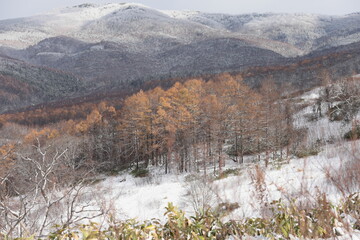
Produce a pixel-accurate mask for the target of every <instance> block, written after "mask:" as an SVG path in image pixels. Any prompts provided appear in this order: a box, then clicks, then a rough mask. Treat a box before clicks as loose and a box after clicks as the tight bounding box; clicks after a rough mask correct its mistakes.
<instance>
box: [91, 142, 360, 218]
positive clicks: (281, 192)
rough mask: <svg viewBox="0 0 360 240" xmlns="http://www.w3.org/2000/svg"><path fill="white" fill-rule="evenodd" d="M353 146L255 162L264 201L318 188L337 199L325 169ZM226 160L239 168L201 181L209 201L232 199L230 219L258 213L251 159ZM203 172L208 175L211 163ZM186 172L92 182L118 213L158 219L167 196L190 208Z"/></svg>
mask: <svg viewBox="0 0 360 240" xmlns="http://www.w3.org/2000/svg"><path fill="white" fill-rule="evenodd" d="M359 149H360V141H357V142H348V143H343V144H337V145H328V146H326V147H324V148H323V151H322V152H320V153H319V154H318V155H316V156H311V157H307V158H302V159H298V158H293V159H291V160H290V162H289V163H284V164H282V165H281V166H277V165H270V166H269V167H268V168H267V169H265V167H264V166H262V165H261V164H260V168H261V169H262V170H263V171H264V174H265V183H266V184H265V187H266V189H265V192H264V194H265V196H266V201H268V202H271V201H273V200H278V199H279V198H283V199H284V200H291V199H300V198H304V200H306V198H314V197H315V196H316V194H318V193H326V194H327V195H328V197H329V199H330V200H331V201H333V202H334V203H339V201H340V200H341V198H342V197H343V196H342V195H341V194H340V192H339V191H338V190H337V189H336V188H335V187H334V186H333V185H332V184H331V183H329V180H328V178H327V177H326V170H330V171H337V170H338V169H339V167H341V166H344V165H345V164H346V162H347V161H349V159H353V158H354V154H355V155H356V154H358V150H359ZM226 163H227V165H226V168H232V169H239V174H236V175H230V176H229V177H226V178H224V179H219V180H212V181H208V182H206V185H207V186H204V190H205V191H210V192H211V193H210V195H212V197H211V199H209V204H211V205H212V206H213V207H216V206H217V205H218V204H220V203H226V202H227V203H238V204H239V206H240V207H239V208H238V209H236V210H235V211H234V212H232V214H231V215H230V218H232V219H241V218H243V217H258V216H260V215H261V208H260V205H259V204H260V203H259V202H258V199H257V198H258V197H257V194H258V192H257V190H256V188H255V187H256V186H255V184H254V182H253V176H254V171H255V164H252V163H248V164H244V165H239V164H237V163H234V162H233V161H232V160H227V161H226ZM208 174H209V175H210V176H211V175H212V172H211V169H209V172H208ZM199 175H200V176H201V175H202V173H199ZM191 176H192V175H191V174H186V173H184V174H166V175H165V174H164V173H163V172H162V171H158V172H157V173H152V174H151V176H150V177H145V178H134V177H133V176H131V175H130V174H127V173H124V174H122V175H119V176H115V177H108V178H106V179H105V180H104V181H102V182H100V183H98V184H96V185H95V186H94V188H95V189H96V191H97V192H98V193H99V194H100V195H101V196H102V198H103V199H106V200H108V201H109V202H111V204H112V207H113V210H115V212H116V213H117V217H118V218H120V219H128V218H136V219H139V220H146V219H151V218H159V219H163V218H164V216H163V214H164V212H165V207H166V206H167V204H168V202H172V203H174V204H175V205H176V206H178V207H179V208H180V209H183V210H185V211H186V212H187V213H189V214H192V213H193V212H194V206H193V204H192V197H193V196H191V194H189V190H190V188H191V187H194V185H193V184H194V183H195V184H200V185H201V180H199V179H196V178H195V180H194V178H191ZM355 190H356V189H354V191H355ZM201 194H203V193H201ZM204 194H205V193H204ZM206 194H209V192H207V193H206ZM198 197H201V196H198ZM309 200H313V199H309Z"/></svg>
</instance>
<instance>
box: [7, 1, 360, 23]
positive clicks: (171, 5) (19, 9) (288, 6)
mask: <svg viewBox="0 0 360 240" xmlns="http://www.w3.org/2000/svg"><path fill="white" fill-rule="evenodd" d="M112 2H114V3H119V2H124V0H113V1H112ZM136 2H137V3H142V4H145V5H147V6H149V7H152V8H157V9H161V10H193V11H202V12H212V13H214V12H216V13H229V14H241V13H253V12H258V13H264V12H281V13H284V12H286V13H320V14H331V15H342V14H348V13H352V12H357V11H360V1H358V0H317V1H312V0H303V1H288V0H222V1H218V0H137V1H136ZM83 3H97V4H105V3H109V0H87V1H86V0H51V1H49V0H31V1H27V0H11V1H2V2H1V3H0V19H8V18H18V17H25V16H32V15H35V14H39V13H43V12H47V11H49V10H51V9H55V8H63V7H66V6H73V5H78V4H83Z"/></svg>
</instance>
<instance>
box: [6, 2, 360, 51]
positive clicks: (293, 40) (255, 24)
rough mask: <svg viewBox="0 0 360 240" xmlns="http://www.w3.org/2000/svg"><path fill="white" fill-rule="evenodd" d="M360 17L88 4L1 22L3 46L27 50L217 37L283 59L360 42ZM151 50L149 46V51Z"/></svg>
mask: <svg viewBox="0 0 360 240" xmlns="http://www.w3.org/2000/svg"><path fill="white" fill-rule="evenodd" d="M359 23H360V16H359V15H358V14H353V15H346V16H322V15H311V14H270V13H269V14H243V15H228V14H220V13H219V14H210V13H201V12H191V11H159V10H156V9H151V8H149V7H146V6H144V5H141V4H133V3H119V4H106V5H93V4H83V5H79V6H74V7H68V8H65V9H59V10H55V11H52V12H49V13H45V14H42V15H37V16H33V17H29V18H21V19H11V20H5V21H0V46H6V47H15V48H25V47H28V46H30V45H34V44H36V43H38V42H39V41H41V40H44V39H46V38H49V37H55V36H61V35H64V36H68V37H72V38H75V39H78V40H82V41H85V42H99V41H103V40H108V41H116V42H119V43H126V44H127V46H128V47H132V48H134V49H136V48H141V47H144V45H141V44H139V43H142V42H144V41H145V42H146V41H149V42H150V43H151V44H152V45H153V46H155V47H160V48H161V44H162V43H163V41H162V40H166V41H170V42H175V43H183V44H184V43H190V42H193V41H198V40H204V39H208V38H216V37H233V38H240V39H246V40H248V41H249V43H252V44H254V45H256V46H260V47H263V48H267V49H270V50H273V51H275V52H278V53H281V54H283V55H284V56H296V55H302V54H304V53H308V52H309V51H311V50H315V49H318V48H327V47H332V46H338V45H342V44H349V43H351V42H355V41H358V40H359V32H360V30H359V28H358V27H357V26H359ZM147 46H148V45H145V47H147Z"/></svg>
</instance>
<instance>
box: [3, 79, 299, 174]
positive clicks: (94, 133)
mask: <svg viewBox="0 0 360 240" xmlns="http://www.w3.org/2000/svg"><path fill="white" fill-rule="evenodd" d="M280 92H283V89H281V88H280V87H278V86H277V85H275V84H274V83H272V82H271V81H265V82H264V83H263V84H262V86H261V87H260V88H259V89H256V90H254V89H251V88H249V87H248V86H247V85H246V84H245V83H244V82H243V80H242V78H241V77H240V76H231V75H228V74H222V75H217V76H216V77H213V78H212V79H210V80H208V81H204V80H201V79H192V80H188V81H185V82H184V83H175V84H174V85H173V86H172V87H170V88H168V89H167V90H163V89H162V88H160V87H157V88H155V89H152V90H149V91H146V92H144V91H140V92H138V93H136V94H134V95H132V96H130V97H128V98H126V99H125V100H124V101H123V102H121V104H122V106H121V109H120V110H118V109H119V106H115V107H114V106H112V105H111V104H109V103H105V102H103V103H100V104H98V105H96V104H90V103H89V104H87V105H86V104H83V105H75V106H73V107H69V108H65V109H61V108H58V109H53V110H49V113H47V114H42V113H43V111H42V110H41V109H39V110H35V111H32V112H31V114H29V113H20V114H15V115H4V116H5V117H4V119H3V121H2V122H3V123H2V124H5V123H6V122H7V121H13V122H14V121H15V122H18V123H22V122H24V123H26V121H34V120H36V122H37V123H41V124H40V125H44V124H46V123H49V122H50V123H51V122H56V117H57V116H58V117H59V118H61V119H65V120H66V121H62V122H60V123H56V124H55V125H47V128H54V129H56V131H52V130H51V129H50V130H49V129H45V130H44V129H42V128H40V129H37V130H33V131H30V132H29V133H28V134H27V135H26V136H24V137H23V140H22V141H23V143H32V144H38V142H34V141H39V140H40V141H39V143H43V142H46V141H47V140H48V139H53V138H59V137H61V136H62V135H65V134H67V135H71V136H73V137H77V139H78V140H77V142H81V144H78V147H77V153H76V154H75V153H74V159H73V161H74V162H75V163H76V165H78V166H79V167H80V166H85V165H84V164H83V163H85V162H91V165H96V166H98V168H99V169H100V170H103V171H109V170H114V169H121V168H128V167H133V166H135V167H136V169H139V168H147V167H148V166H149V165H153V166H164V168H165V172H166V173H168V172H169V171H179V172H184V171H187V172H190V171H199V170H200V169H201V168H203V169H204V170H206V168H207V166H208V165H209V164H212V166H213V168H214V171H215V170H217V169H220V170H221V168H222V167H223V166H224V160H225V157H228V156H230V157H231V158H232V159H233V160H234V161H236V162H239V163H242V162H244V156H246V155H257V160H265V163H266V164H268V163H269V161H270V160H271V158H272V159H284V158H285V157H287V155H288V154H289V153H290V151H291V150H292V149H291V147H296V145H297V144H298V143H299V141H300V136H299V137H298V138H297V136H298V135H299V134H298V131H295V130H294V129H293V126H292V115H293V109H292V108H293V107H292V103H291V102H290V100H287V99H285V98H283V97H281V95H280ZM14 116H15V117H16V119H15V120H14ZM6 117H7V118H6ZM68 119H70V120H68ZM79 139H80V140H79ZM32 141H33V142H32Z"/></svg>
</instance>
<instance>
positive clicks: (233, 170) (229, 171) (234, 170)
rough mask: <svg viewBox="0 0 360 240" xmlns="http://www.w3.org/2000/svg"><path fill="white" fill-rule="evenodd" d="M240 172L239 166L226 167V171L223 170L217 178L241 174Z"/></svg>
mask: <svg viewBox="0 0 360 240" xmlns="http://www.w3.org/2000/svg"><path fill="white" fill-rule="evenodd" d="M239 174H240V169H238V168H229V169H226V170H224V171H222V172H221V173H220V174H219V175H218V176H217V177H216V178H215V180H220V179H224V178H227V177H229V176H230V175H239Z"/></svg>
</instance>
